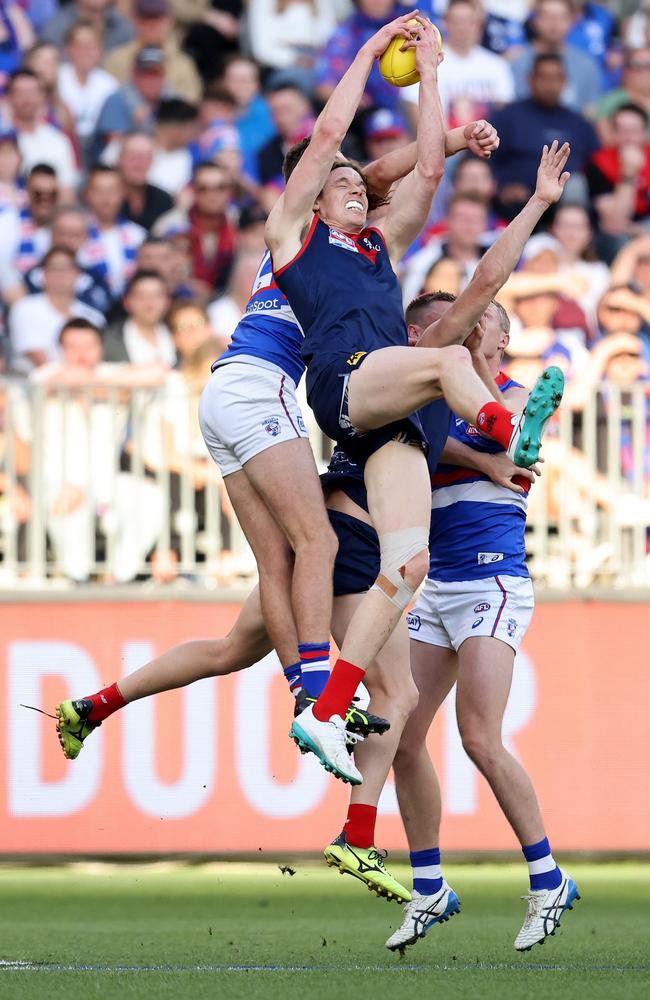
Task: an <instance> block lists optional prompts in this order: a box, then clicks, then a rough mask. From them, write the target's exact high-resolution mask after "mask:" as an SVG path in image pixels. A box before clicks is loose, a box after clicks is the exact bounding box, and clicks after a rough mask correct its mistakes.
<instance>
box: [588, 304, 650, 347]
mask: <svg viewBox="0 0 650 1000" xmlns="http://www.w3.org/2000/svg"><path fill="white" fill-rule="evenodd" d="M598 324H599V327H600V332H601V334H602V335H603V336H604V337H608V336H611V335H612V334H613V333H631V334H634V335H635V336H637V337H638V338H639V340H640V342H641V343H642V344H643V350H644V355H645V357H646V359H647V360H649V361H650V301H649V300H648V299H647V298H646V296H645V295H639V293H638V292H635V291H634V289H633V288H630V287H629V286H627V285H622V286H618V287H617V286H612V287H611V288H610V289H609V290H608V291H607V292H605V294H604V295H603V297H602V299H601V300H600V303H599V305H598Z"/></svg>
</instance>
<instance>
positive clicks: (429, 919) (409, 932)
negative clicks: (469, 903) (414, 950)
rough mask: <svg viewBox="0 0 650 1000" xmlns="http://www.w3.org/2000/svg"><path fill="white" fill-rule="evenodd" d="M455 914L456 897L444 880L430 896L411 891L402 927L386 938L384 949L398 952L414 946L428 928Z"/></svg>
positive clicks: (456, 908) (456, 907) (405, 907)
mask: <svg viewBox="0 0 650 1000" xmlns="http://www.w3.org/2000/svg"><path fill="white" fill-rule="evenodd" d="M456 913H460V902H459V899H458V896H457V895H456V893H455V892H454V890H453V889H452V888H451V886H449V885H447V883H446V882H445V881H444V880H443V883H442V888H441V889H440V890H439V891H438V892H436V893H434V894H433V895H432V896H422V895H421V894H420V893H419V892H416V891H415V890H413V893H412V898H411V902H410V903H406V904H405V905H404V919H403V921H402V925H401V927H398V928H397V930H396V931H395V933H394V934H391V936H390V937H389V938H388V941H387V942H386V947H387V948H388V949H390V951H400V950H401V949H402V948H406V946H407V945H409V944H415V943H416V941H417V940H418V939H419V938H423V937H424V935H425V934H426V933H427V931H428V930H429V928H430V927H433V925H434V924H443V923H445V921H447V920H449V918H450V917H453V916H454V915H455V914H456Z"/></svg>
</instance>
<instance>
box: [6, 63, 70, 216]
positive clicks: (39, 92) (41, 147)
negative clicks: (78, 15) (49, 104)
mask: <svg viewBox="0 0 650 1000" xmlns="http://www.w3.org/2000/svg"><path fill="white" fill-rule="evenodd" d="M7 103H8V106H9V112H10V114H11V124H12V127H13V128H14V129H15V131H16V134H17V136H18V148H19V149H20V155H21V158H22V169H23V173H24V174H27V173H29V171H30V170H31V168H32V167H33V166H34V165H35V164H36V163H47V164H49V165H50V166H51V167H53V169H54V170H56V173H57V176H58V178H59V183H60V184H61V188H62V194H63V195H64V197H66V198H70V199H72V196H73V192H74V189H75V186H76V184H77V180H78V171H77V167H76V163H75V155H74V150H73V148H72V144H71V142H70V140H69V139H68V137H67V136H66V135H64V134H63V132H61V131H60V129H58V128H55V127H54V126H53V125H49V124H48V123H47V122H46V121H44V119H43V109H44V107H45V91H44V89H43V85H42V83H41V82H40V80H39V78H38V77H37V75H36V73H34V72H33V70H30V69H18V70H16V72H15V73H13V74H12V75H11V77H10V79H9V83H8V85H7Z"/></svg>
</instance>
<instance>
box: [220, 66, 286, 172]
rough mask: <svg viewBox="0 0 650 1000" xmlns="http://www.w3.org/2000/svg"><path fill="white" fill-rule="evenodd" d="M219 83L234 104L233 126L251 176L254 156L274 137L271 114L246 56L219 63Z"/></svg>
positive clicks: (245, 165) (254, 162) (253, 69)
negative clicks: (235, 127) (237, 134)
mask: <svg viewBox="0 0 650 1000" xmlns="http://www.w3.org/2000/svg"><path fill="white" fill-rule="evenodd" d="M219 83H220V84H221V86H222V87H223V88H224V89H225V90H227V91H228V93H229V94H230V96H231V97H232V98H233V100H234V101H235V104H236V118H235V124H236V126H237V131H238V132H239V145H240V149H241V153H242V156H243V158H244V169H245V170H246V172H247V173H248V174H249V175H250V176H254V175H255V164H256V159H257V154H258V153H259V151H260V149H261V148H262V147H263V146H264V145H265V144H266V143H267V142H268V141H269V139H271V138H272V137H273V136H274V135H275V126H274V124H273V119H272V118H271V112H270V111H269V107H268V105H267V103H266V101H265V100H264V98H263V96H262V94H261V91H260V71H259V67H258V65H257V63H256V62H255V61H254V60H253V59H250V58H249V57H248V56H244V55H233V56H228V58H227V59H226V60H225V62H224V64H223V69H222V71H221V75H220V77H219Z"/></svg>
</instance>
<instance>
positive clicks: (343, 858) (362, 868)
mask: <svg viewBox="0 0 650 1000" xmlns="http://www.w3.org/2000/svg"><path fill="white" fill-rule="evenodd" d="M323 854H324V856H325V860H326V862H327V864H328V865H329V867H330V868H338V870H339V871H340V873H341V874H342V875H353V876H354V878H358V879H359V880H360V881H361V882H365V883H366V885H367V886H368V888H369V889H370V891H371V892H376V893H377V895H378V896H383V898H384V899H388V900H391V899H394V900H395V902H396V903H410V901H411V893H410V892H409V891H408V889H406V888H405V887H404V886H403V885H401V883H400V882H398V881H397V879H395V878H393V876H392V875H391V873H390V872H389V871H387V869H386V868H385V867H384V858H385V857H386V852H385V851H378V850H377V848H376V847H368V848H364V847H352V846H351V845H350V844H348V842H347V840H346V839H345V834H344V833H342V834H341V835H340V836H339V837H337V838H336V840H334V841H333V842H332V843H331V844H329V845H328V846H327V847H326V848H325V850H324V851H323Z"/></svg>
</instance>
